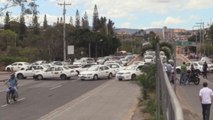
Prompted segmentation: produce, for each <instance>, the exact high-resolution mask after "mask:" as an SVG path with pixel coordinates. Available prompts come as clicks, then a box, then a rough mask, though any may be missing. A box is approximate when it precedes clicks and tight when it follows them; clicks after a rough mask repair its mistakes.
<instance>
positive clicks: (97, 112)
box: [39, 80, 140, 120]
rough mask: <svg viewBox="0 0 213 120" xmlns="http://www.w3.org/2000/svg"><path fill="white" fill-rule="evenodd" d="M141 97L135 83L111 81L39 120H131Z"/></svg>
mask: <svg viewBox="0 0 213 120" xmlns="http://www.w3.org/2000/svg"><path fill="white" fill-rule="evenodd" d="M139 95H140V88H139V86H138V85H136V84H135V83H133V82H131V81H117V80H109V81H108V82H106V83H104V84H103V85H101V86H99V87H97V88H95V89H93V90H92V91H89V92H88V93H86V94H84V95H82V96H80V97H78V98H77V99H75V100H73V101H70V102H69V103H67V104H65V105H64V106H61V107H60V108H57V109H55V110H54V111H52V112H50V113H49V114H47V115H45V116H43V117H41V118H40V119H39V120H131V117H132V116H133V114H134V110H135V109H136V106H137V104H138V97H139Z"/></svg>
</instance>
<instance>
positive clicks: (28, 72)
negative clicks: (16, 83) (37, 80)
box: [15, 65, 48, 79]
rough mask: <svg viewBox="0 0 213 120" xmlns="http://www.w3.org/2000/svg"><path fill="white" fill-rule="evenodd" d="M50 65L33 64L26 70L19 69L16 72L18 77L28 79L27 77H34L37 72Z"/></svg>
mask: <svg viewBox="0 0 213 120" xmlns="http://www.w3.org/2000/svg"><path fill="white" fill-rule="evenodd" d="M47 69H48V67H47V66H45V65H32V66H30V67H29V68H27V69H25V70H19V71H16V72H15V76H16V77H17V78H18V79H26V78H27V77H33V76H34V74H35V73H37V72H39V71H45V70H47Z"/></svg>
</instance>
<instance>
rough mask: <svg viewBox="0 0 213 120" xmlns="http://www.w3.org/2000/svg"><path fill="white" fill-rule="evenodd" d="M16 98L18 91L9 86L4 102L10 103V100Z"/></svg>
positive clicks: (15, 99)
mask: <svg viewBox="0 0 213 120" xmlns="http://www.w3.org/2000/svg"><path fill="white" fill-rule="evenodd" d="M17 99H18V92H17V90H15V88H12V87H9V88H8V91H7V93H6V102H7V104H11V103H12V101H14V102H16V101H17Z"/></svg>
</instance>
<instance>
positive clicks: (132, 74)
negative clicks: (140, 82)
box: [116, 64, 144, 81]
mask: <svg viewBox="0 0 213 120" xmlns="http://www.w3.org/2000/svg"><path fill="white" fill-rule="evenodd" d="M143 66H144V65H140V64H139V65H130V66H127V67H126V68H125V69H124V70H121V71H118V72H117V74H116V79H117V80H120V81H121V80H135V79H136V77H137V76H139V75H142V74H143V72H142V68H143Z"/></svg>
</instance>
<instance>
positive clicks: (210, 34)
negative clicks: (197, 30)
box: [208, 24, 213, 46]
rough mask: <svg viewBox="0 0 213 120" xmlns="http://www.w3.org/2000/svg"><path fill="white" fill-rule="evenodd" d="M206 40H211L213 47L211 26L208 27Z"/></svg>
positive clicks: (212, 29) (212, 28)
mask: <svg viewBox="0 0 213 120" xmlns="http://www.w3.org/2000/svg"><path fill="white" fill-rule="evenodd" d="M208 38H209V39H210V40H211V42H212V46H213V24H212V25H211V26H210V27H209V30H208Z"/></svg>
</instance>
